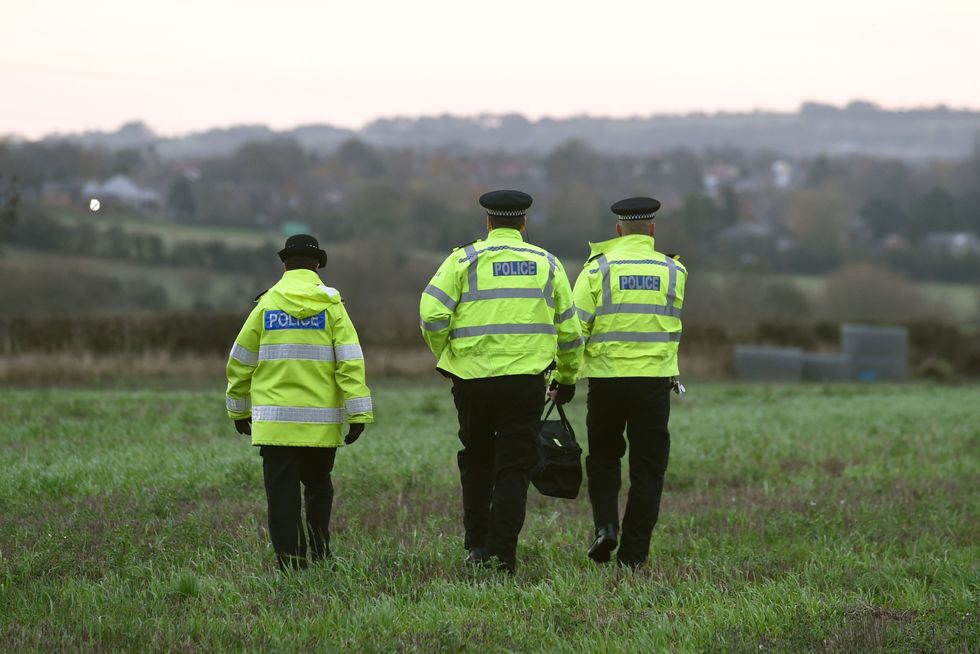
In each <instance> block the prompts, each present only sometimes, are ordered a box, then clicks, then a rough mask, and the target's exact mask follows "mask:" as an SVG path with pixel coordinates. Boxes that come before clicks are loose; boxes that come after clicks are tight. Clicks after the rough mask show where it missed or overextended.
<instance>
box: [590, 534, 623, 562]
mask: <svg viewBox="0 0 980 654" xmlns="http://www.w3.org/2000/svg"><path fill="white" fill-rule="evenodd" d="M618 532H619V529H617V527H616V525H606V526H605V527H599V528H598V529H596V534H595V540H594V541H593V542H592V546H591V547H590V548H589V558H590V559H592V560H593V561H595V562H596V563H608V562H609V559H610V556H609V555H610V554H611V553H612V551H613V550H614V549H616V546H617V545H619V541H618V540H617V539H616V537H617V536H618Z"/></svg>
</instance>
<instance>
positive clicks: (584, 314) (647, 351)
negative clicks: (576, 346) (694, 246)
mask: <svg viewBox="0 0 980 654" xmlns="http://www.w3.org/2000/svg"><path fill="white" fill-rule="evenodd" d="M653 243H654V241H653V238H651V237H650V236H643V235H639V234H631V235H627V236H621V237H619V238H615V239H612V240H610V241H603V242H602V243H590V244H589V245H590V246H591V247H592V256H591V257H590V258H589V260H588V261H587V262H586V263H585V268H584V269H583V270H582V272H581V274H579V276H578V279H577V280H576V282H575V306H576V307H577V315H578V319H579V322H580V323H581V326H582V336H583V338H585V358H584V362H583V366H582V376H583V377H670V376H673V375H676V374H678V368H677V349H678V346H679V344H680V340H681V306H682V305H683V304H684V287H685V284H686V282H687V269H686V268H685V267H684V266H682V265H681V264H680V263H679V262H678V261H677V259H676V257H668V256H667V255H665V254H661V253H660V252H657V251H656V250H655V249H654V246H653Z"/></svg>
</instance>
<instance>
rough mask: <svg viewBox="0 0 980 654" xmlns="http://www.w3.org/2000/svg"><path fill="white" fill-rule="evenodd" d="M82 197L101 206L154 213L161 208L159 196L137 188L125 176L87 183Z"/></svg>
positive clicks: (154, 192) (152, 191)
mask: <svg viewBox="0 0 980 654" xmlns="http://www.w3.org/2000/svg"><path fill="white" fill-rule="evenodd" d="M82 195H83V196H84V197H86V198H89V199H96V200H98V201H99V202H101V203H102V204H103V205H106V206H112V205H116V206H119V207H126V208H129V209H141V210H147V211H156V210H158V209H160V208H161V207H162V206H163V200H162V199H161V197H160V194H159V193H157V192H156V191H154V190H152V189H146V188H142V187H140V186H137V185H136V183H135V182H133V180H131V179H129V178H128V177H126V176H125V175H115V176H114V177H110V178H109V179H107V180H106V181H105V182H102V183H99V182H89V183H87V184H86V185H85V186H83V187H82Z"/></svg>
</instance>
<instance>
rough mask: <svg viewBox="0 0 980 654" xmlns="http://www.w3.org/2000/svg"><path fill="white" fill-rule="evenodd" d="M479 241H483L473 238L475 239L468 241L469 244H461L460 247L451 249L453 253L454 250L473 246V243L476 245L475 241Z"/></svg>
mask: <svg viewBox="0 0 980 654" xmlns="http://www.w3.org/2000/svg"><path fill="white" fill-rule="evenodd" d="M481 240H483V239H479V238H475V239H473V240H472V241H470V242H469V243H463V244H462V245H457V246H456V247H454V248H453V252H455V251H456V250H462V249H463V248H465V247H466V246H467V245H473V244H474V243H476V242H477V241H481Z"/></svg>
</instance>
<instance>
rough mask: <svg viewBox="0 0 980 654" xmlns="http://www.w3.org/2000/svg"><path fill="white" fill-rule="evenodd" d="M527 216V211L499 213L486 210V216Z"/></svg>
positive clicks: (494, 210) (518, 210)
mask: <svg viewBox="0 0 980 654" xmlns="http://www.w3.org/2000/svg"><path fill="white" fill-rule="evenodd" d="M525 214H527V209H516V210H514V211H500V210H499V209H487V215H488V216H523V215H525Z"/></svg>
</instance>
